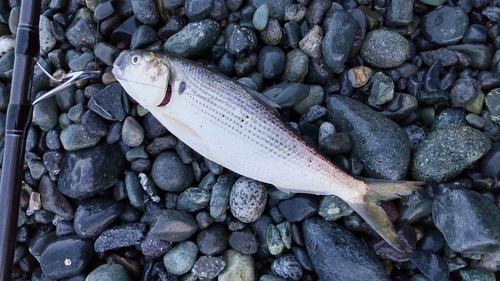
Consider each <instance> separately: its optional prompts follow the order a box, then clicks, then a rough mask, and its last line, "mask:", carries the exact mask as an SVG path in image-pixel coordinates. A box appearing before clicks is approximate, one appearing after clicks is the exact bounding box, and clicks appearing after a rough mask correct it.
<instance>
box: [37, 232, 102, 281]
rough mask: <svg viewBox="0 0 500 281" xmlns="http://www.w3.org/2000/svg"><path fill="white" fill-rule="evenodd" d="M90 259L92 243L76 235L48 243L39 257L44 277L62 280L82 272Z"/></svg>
mask: <svg viewBox="0 0 500 281" xmlns="http://www.w3.org/2000/svg"><path fill="white" fill-rule="evenodd" d="M91 257H92V241H91V240H88V239H81V238H80V237H78V236H76V235H72V236H67V237H62V238H59V239H56V240H54V241H52V242H50V243H49V244H48V245H47V246H46V248H45V249H44V250H43V252H42V254H41V256H40V266H41V268H42V271H43V273H44V275H45V277H48V278H52V279H62V278H65V277H69V276H72V275H75V274H77V273H79V272H80V271H82V270H83V269H84V268H85V267H86V266H87V264H88V263H89V262H90V258H91Z"/></svg>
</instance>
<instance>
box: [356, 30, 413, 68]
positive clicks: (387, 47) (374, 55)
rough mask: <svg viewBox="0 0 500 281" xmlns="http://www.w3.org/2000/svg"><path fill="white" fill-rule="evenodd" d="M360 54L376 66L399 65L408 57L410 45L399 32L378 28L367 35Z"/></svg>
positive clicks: (390, 66) (389, 66)
mask: <svg viewBox="0 0 500 281" xmlns="http://www.w3.org/2000/svg"><path fill="white" fill-rule="evenodd" d="M360 54H361V56H362V57H363V59H364V60H365V61H366V62H367V63H369V64H371V65H373V66H375V67H380V68H392V67H398V66H400V65H401V64H403V62H404V61H405V60H406V59H407V58H408V56H409V54H410V45H409V43H408V41H407V40H406V38H404V37H403V36H401V35H399V34H398V33H396V32H394V31H389V30H383V29H378V30H374V31H371V32H370V33H368V34H367V35H366V38H365V40H364V42H363V45H362V46H361V50H360Z"/></svg>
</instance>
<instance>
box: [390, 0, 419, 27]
mask: <svg viewBox="0 0 500 281" xmlns="http://www.w3.org/2000/svg"><path fill="white" fill-rule="evenodd" d="M414 2H415V1H414V0H410V1H405V0H396V1H391V2H390V3H389V5H388V7H387V18H386V21H387V24H388V25H390V26H405V25H408V24H410V23H411V21H412V20H413V3H414Z"/></svg>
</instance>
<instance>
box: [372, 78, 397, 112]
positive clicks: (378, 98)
mask: <svg viewBox="0 0 500 281" xmlns="http://www.w3.org/2000/svg"><path fill="white" fill-rule="evenodd" d="M393 97H394V81H392V79H391V78H390V77H389V76H387V75H385V74H384V73H383V72H377V73H375V75H373V76H372V90H371V94H370V98H369V101H370V102H372V103H374V104H376V105H382V104H385V103H387V102H389V101H391V100H392V98H393Z"/></svg>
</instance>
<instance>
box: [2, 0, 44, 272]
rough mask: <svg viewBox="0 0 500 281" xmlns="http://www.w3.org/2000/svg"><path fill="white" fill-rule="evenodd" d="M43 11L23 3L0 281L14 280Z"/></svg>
mask: <svg viewBox="0 0 500 281" xmlns="http://www.w3.org/2000/svg"><path fill="white" fill-rule="evenodd" d="M40 10H41V0H23V1H21V12H20V18H19V25H18V29H17V35H16V46H15V54H16V57H15V60H14V71H13V75H12V84H11V90H10V102H9V106H8V108H7V120H6V124H5V146H4V156H3V164H2V174H1V182H0V243H1V244H0V281H8V280H12V268H13V262H14V250H15V246H16V232H17V219H18V215H19V199H20V196H21V182H22V179H23V164H24V151H25V143H26V135H27V131H28V127H29V125H30V123H31V116H32V104H31V96H30V95H31V84H32V78H33V67H34V63H35V60H36V59H37V58H38V54H39V50H40V42H39V34H38V23H39V20H40Z"/></svg>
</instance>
